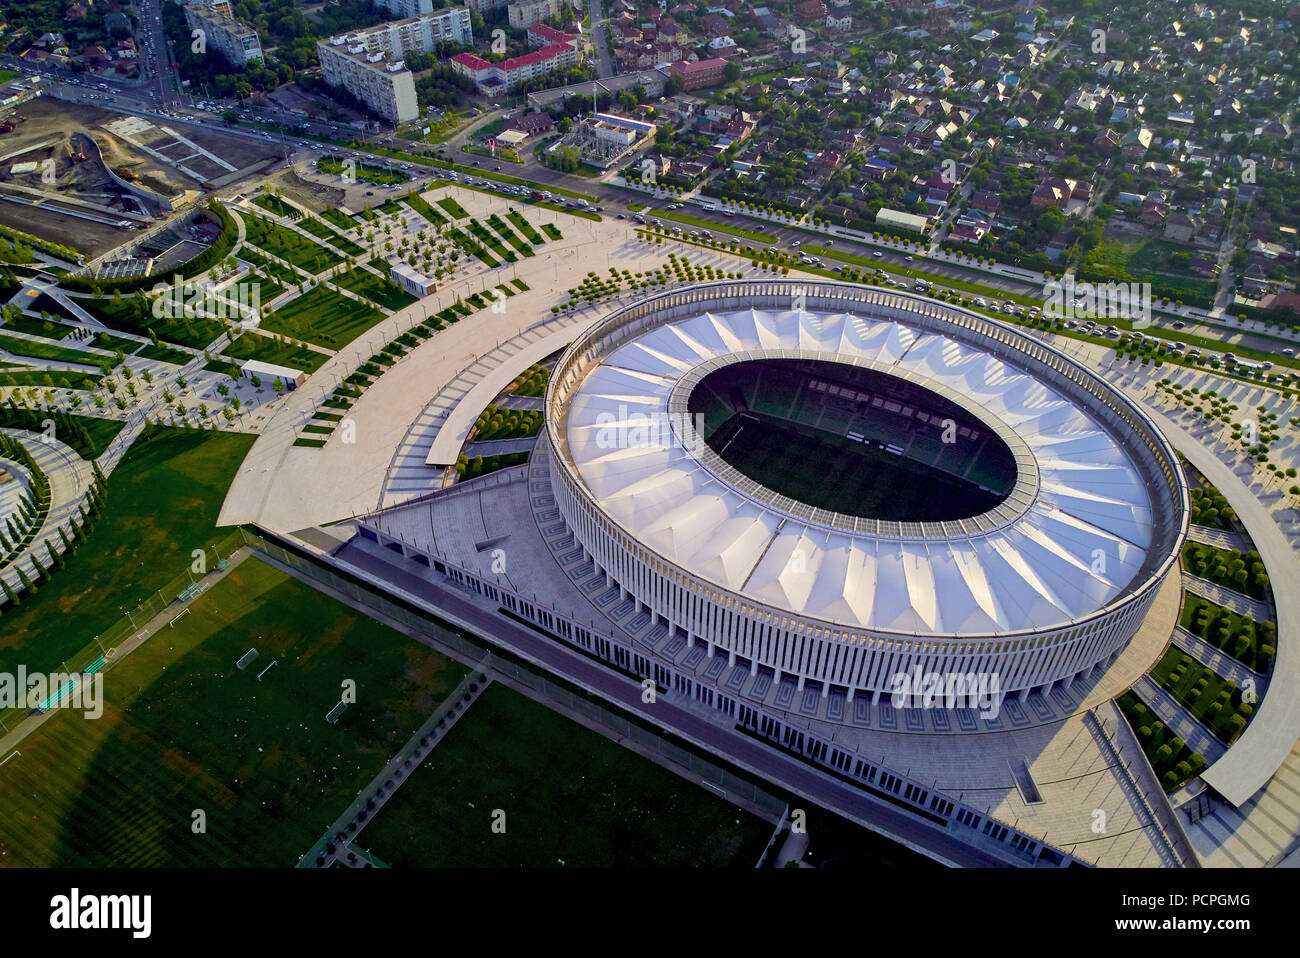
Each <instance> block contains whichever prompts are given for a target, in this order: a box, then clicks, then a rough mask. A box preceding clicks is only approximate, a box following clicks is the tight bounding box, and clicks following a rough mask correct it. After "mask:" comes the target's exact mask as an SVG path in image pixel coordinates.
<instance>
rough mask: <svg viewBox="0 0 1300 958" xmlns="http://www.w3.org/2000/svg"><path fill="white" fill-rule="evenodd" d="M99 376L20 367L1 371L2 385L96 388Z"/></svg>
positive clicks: (0, 380) (0, 379) (0, 384)
mask: <svg viewBox="0 0 1300 958" xmlns="http://www.w3.org/2000/svg"><path fill="white" fill-rule="evenodd" d="M97 382H98V377H97V376H93V375H90V374H87V373H69V372H57V371H55V372H50V371H48V370H44V369H20V370H7V371H5V372H0V386H37V387H41V388H44V387H49V388H51V389H94V388H95V384H96V383H97Z"/></svg>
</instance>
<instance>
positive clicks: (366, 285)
mask: <svg viewBox="0 0 1300 958" xmlns="http://www.w3.org/2000/svg"><path fill="white" fill-rule="evenodd" d="M330 282H332V283H334V284H335V285H336V286H342V287H343V288H344V289H346V290H350V291H351V292H353V293H356V294H357V295H358V296H364V297H365V298H366V299H368V300H370V301H371V302H372V303H375V304H376V305H377V306H381V307H382V308H383V309H385V310H387V311H388V312H390V313H394V312H396V311H397V310H399V309H402V308H403V307H405V306H410V305H411V304H412V303H414V302H415V297H414V296H412V295H411V294H410V293H408V292H407V291H406V290H404V289H402V287H400V286H398V285H397V284H396V283H394V282H392V281H391V280H389V279H387V278H385V277H383V276H376V275H375V274H374V273H372V272H370V271H369V270H367V269H362V268H361V267H360V266H356V267H353V268H352V269H350V270H348V271H347V272H346V273H343V274H341V275H339V276H337V277H335V278H334V279H332V280H331V281H330Z"/></svg>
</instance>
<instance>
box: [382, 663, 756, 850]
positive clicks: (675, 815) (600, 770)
mask: <svg viewBox="0 0 1300 958" xmlns="http://www.w3.org/2000/svg"><path fill="white" fill-rule="evenodd" d="M471 805H472V807H471ZM497 808H499V809H502V810H503V811H504V812H505V813H506V831H505V834H494V833H493V832H492V830H491V828H490V825H491V821H492V819H491V815H492V810H493V809H497ZM771 833H772V826H771V825H769V824H768V823H767V822H764V821H762V820H761V819H758V818H756V817H754V816H752V815H750V814H748V813H747V812H742V811H741V810H740V809H738V808H736V807H735V806H733V805H731V804H729V803H728V802H727V801H725V800H724V799H722V798H720V797H718V796H716V795H713V794H711V793H709V792H707V791H705V790H704V789H703V788H701V787H700V786H698V785H696V784H694V783H693V782H689V781H687V780H685V779H682V778H679V777H678V776H676V775H674V774H673V773H671V772H668V771H665V770H664V769H661V768H659V767H658V766H657V765H655V764H654V763H653V762H651V761H650V760H649V759H645V758H642V757H641V756H639V755H636V754H634V753H633V752H630V751H627V750H626V749H624V748H622V747H621V746H619V745H617V744H615V743H614V742H611V741H610V740H608V739H606V738H605V737H604V736H602V735H599V734H597V733H596V732H592V731H590V730H589V729H586V728H584V727H582V726H580V725H578V724H577V723H576V722H572V721H570V720H569V719H567V718H564V717H563V716H560V715H557V714H556V713H554V712H552V711H550V710H549V709H547V708H545V707H543V706H541V705H538V704H537V703H536V702H533V701H532V700H531V699H528V698H525V697H524V696H522V695H520V694H519V693H517V692H513V691H511V690H510V689H507V688H505V687H504V686H501V685H493V686H490V687H489V688H488V689H487V690H486V691H485V692H484V693H483V695H482V696H481V697H480V698H479V699H478V701H476V702H475V703H474V704H473V705H471V706H470V709H469V711H468V712H467V713H466V714H465V716H464V717H463V718H462V719H461V720H460V721H459V722H457V724H456V726H455V727H454V728H452V730H451V731H450V732H448V733H447V737H446V739H445V740H444V741H443V742H442V743H441V744H439V745H438V747H437V748H435V749H434V750H433V752H431V753H430V755H429V757H428V758H427V759H425V761H424V763H423V764H422V765H421V766H420V767H419V769H417V770H416V771H414V772H412V773H411V775H410V778H409V779H408V780H407V781H406V783H405V784H403V785H402V786H401V788H399V789H398V790H397V792H396V794H395V795H394V796H393V797H392V798H391V799H390V800H389V801H388V803H387V804H386V805H385V806H384V808H383V809H382V810H381V811H380V812H379V813H378V815H377V816H376V817H375V819H374V821H373V822H371V823H369V824H367V825H366V827H365V829H364V830H363V831H362V833H361V835H360V837H359V838H358V839H357V842H356V843H357V844H358V845H360V846H361V847H363V848H368V849H371V850H373V851H374V853H375V854H377V855H378V856H379V857H380V858H381V859H383V860H384V861H386V862H389V863H391V864H393V865H395V866H399V867H400V866H406V867H428V866H439V867H496V868H520V867H523V868H530V867H531V868H543V867H559V865H558V860H559V859H563V860H564V862H565V865H566V866H568V867H571V868H581V867H588V868H600V867H605V868H612V867H635V866H638V865H641V866H663V867H735V868H753V867H754V864H755V863H756V862H757V861H758V856H759V855H760V854H762V851H763V847H764V846H765V845H766V844H767V840H768V838H769V837H770V836H771Z"/></svg>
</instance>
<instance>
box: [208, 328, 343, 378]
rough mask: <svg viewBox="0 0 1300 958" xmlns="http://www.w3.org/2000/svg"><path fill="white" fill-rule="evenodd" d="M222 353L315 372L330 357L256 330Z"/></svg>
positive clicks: (241, 337) (238, 338)
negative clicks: (277, 339)
mask: <svg viewBox="0 0 1300 958" xmlns="http://www.w3.org/2000/svg"><path fill="white" fill-rule="evenodd" d="M221 355H223V356H228V357H230V358H231V359H258V360H261V361H262V362H264V363H274V364H276V365H278V366H289V367H290V368H292V369H301V370H302V371H303V372H308V373H311V372H315V371H316V370H317V369H319V368H320V367H321V366H322V365H323V364H324V363H325V361H326V360H327V359H329V356H328V355H326V354H325V353H319V352H317V351H316V350H314V349H308V348H307V347H305V346H295V345H293V344H292V343H279V342H276V341H275V340H274V339H272V338H271V337H270V336H263V335H262V334H261V333H258V332H256V331H254V330H249V331H247V332H245V333H244V334H243V335H241V336H239V337H237V338H236V339H235V340H234V341H233V342H231V343H229V344H228V345H227V346H225V347H224V348H223V349H222V350H221Z"/></svg>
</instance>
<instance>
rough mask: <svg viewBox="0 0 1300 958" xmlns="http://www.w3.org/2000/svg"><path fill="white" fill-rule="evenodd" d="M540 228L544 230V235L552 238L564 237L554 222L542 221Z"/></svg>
mask: <svg viewBox="0 0 1300 958" xmlns="http://www.w3.org/2000/svg"><path fill="white" fill-rule="evenodd" d="M542 229H543V230H545V231H546V235H547V236H549V237H550V238H551V239H553V240H560V239H564V234H563V233H561V232H560V230H559V227H557V226H556V225H555V224H554V223H543V224H542Z"/></svg>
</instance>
